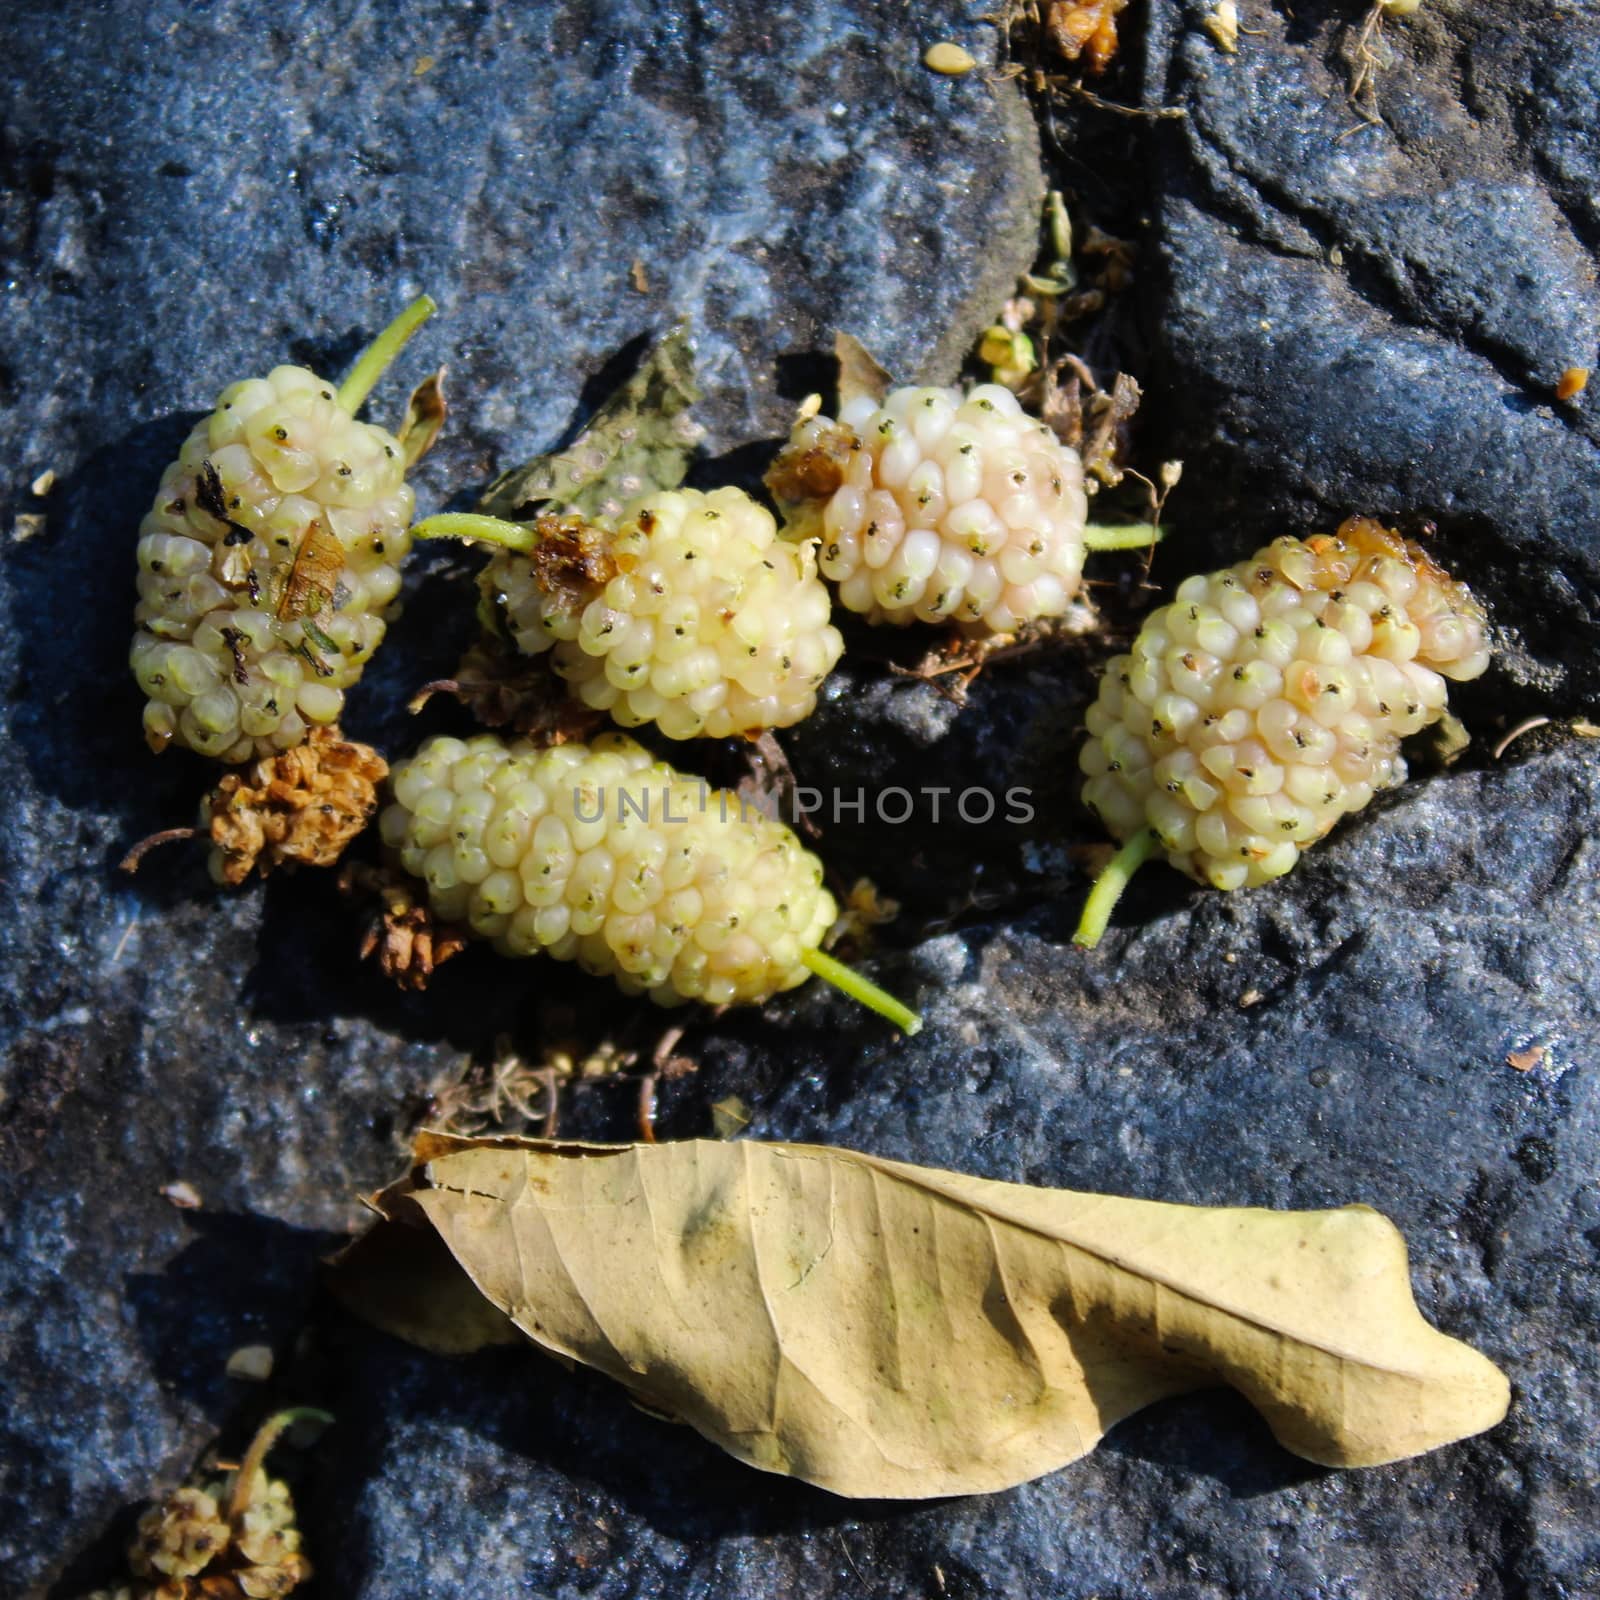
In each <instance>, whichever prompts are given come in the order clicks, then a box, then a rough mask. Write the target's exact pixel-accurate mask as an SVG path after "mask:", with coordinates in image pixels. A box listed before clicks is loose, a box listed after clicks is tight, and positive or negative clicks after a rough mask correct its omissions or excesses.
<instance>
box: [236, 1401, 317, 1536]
mask: <svg viewBox="0 0 1600 1600" xmlns="http://www.w3.org/2000/svg"><path fill="white" fill-rule="evenodd" d="M332 1421H333V1415H332V1413H331V1412H328V1411H321V1410H319V1409H318V1408H317V1407H316V1406H294V1407H293V1408H291V1409H290V1410H288V1411H279V1412H276V1413H275V1414H274V1415H272V1416H270V1417H268V1418H267V1420H266V1421H265V1422H263V1423H262V1424H261V1426H260V1427H259V1428H258V1429H257V1430H256V1436H255V1438H253V1439H252V1440H251V1441H250V1448H249V1449H248V1450H246V1451H245V1453H244V1460H243V1461H241V1462H240V1463H239V1470H238V1471H237V1472H236V1473H234V1475H233V1492H232V1493H231V1494H230V1495H229V1496H228V1513H227V1515H228V1521H229V1522H233V1521H234V1520H235V1519H236V1518H238V1517H241V1516H243V1515H244V1513H245V1512H246V1511H248V1510H249V1509H250V1497H251V1496H252V1495H253V1494H254V1493H255V1482H256V1469H257V1468H258V1467H260V1465H261V1463H262V1462H263V1461H265V1460H266V1459H267V1452H268V1451H269V1450H270V1449H271V1448H272V1447H273V1445H275V1444H276V1443H277V1442H278V1439H279V1437H280V1436H281V1435H282V1433H283V1431H284V1429H285V1428H292V1427H293V1426H294V1425H295V1423H297V1422H320V1423H322V1424H323V1425H324V1426H327V1424H329V1423H330V1422H332Z"/></svg>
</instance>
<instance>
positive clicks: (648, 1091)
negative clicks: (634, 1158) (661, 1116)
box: [639, 1072, 658, 1144]
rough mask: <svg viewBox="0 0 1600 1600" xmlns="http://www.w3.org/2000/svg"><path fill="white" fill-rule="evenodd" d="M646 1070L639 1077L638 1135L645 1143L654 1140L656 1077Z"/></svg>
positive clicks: (651, 1142)
mask: <svg viewBox="0 0 1600 1600" xmlns="http://www.w3.org/2000/svg"><path fill="white" fill-rule="evenodd" d="M657 1076H658V1074H656V1073H655V1072H647V1073H645V1074H644V1075H643V1076H642V1077H641V1078H640V1079H639V1137H640V1138H641V1139H642V1140H644V1142H645V1143H646V1144H654V1143H655V1142H656V1078H657Z"/></svg>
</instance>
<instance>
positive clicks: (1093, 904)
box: [1072, 828, 1160, 950]
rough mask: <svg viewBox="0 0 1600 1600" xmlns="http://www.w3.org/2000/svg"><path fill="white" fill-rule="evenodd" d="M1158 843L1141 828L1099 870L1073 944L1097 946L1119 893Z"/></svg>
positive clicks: (1120, 894) (1088, 947) (1085, 903)
mask: <svg viewBox="0 0 1600 1600" xmlns="http://www.w3.org/2000/svg"><path fill="white" fill-rule="evenodd" d="M1159 844H1160V840H1158V839H1157V838H1156V836H1155V834H1154V832H1153V831H1152V830H1151V829H1149V828H1145V829H1142V830H1141V831H1140V832H1138V833H1136V834H1134V836H1133V837H1132V838H1131V839H1130V840H1129V841H1128V842H1127V843H1126V844H1125V845H1123V847H1122V848H1121V849H1120V850H1119V851H1117V853H1116V854H1115V855H1114V856H1112V858H1111V859H1110V860H1109V861H1108V862H1107V863H1106V864H1105V866H1104V867H1103V868H1101V871H1100V876H1099V877H1098V878H1096V879H1095V880H1094V887H1093V888H1092V889H1091V890H1090V891H1089V898H1088V899H1087V900H1086V901H1085V902H1084V906H1083V916H1082V917H1081V918H1080V919H1079V922H1078V931H1077V932H1076V933H1075V934H1073V936H1072V942H1073V943H1074V944H1076V945H1082V946H1083V948H1084V949H1085V950H1093V949H1094V947H1095V946H1096V945H1097V944H1099V943H1100V937H1101V935H1102V934H1103V933H1104V932H1105V931H1106V925H1107V923H1109V922H1110V921H1111V913H1112V911H1113V909H1114V908H1115V907H1116V903H1117V901H1119V900H1120V899H1121V898H1122V891H1123V890H1124V889H1126V888H1127V887H1128V880H1129V879H1130V878H1131V877H1132V876H1133V875H1134V873H1136V872H1137V871H1138V870H1139V868H1140V867H1142V866H1143V865H1144V864H1145V862H1147V861H1148V860H1149V859H1150V857H1151V856H1152V855H1154V854H1155V852H1156V849H1157V847H1158V845H1159Z"/></svg>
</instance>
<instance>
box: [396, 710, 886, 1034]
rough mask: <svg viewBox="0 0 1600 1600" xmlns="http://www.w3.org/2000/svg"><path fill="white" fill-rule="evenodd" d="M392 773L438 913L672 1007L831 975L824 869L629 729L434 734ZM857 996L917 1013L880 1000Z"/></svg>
mask: <svg viewBox="0 0 1600 1600" xmlns="http://www.w3.org/2000/svg"><path fill="white" fill-rule="evenodd" d="M392 782H393V792H394V803H393V804H392V805H391V806H389V807H388V808H387V809H386V810H385V811H384V813H383V815H382V819H381V823H380V827H381V830H382V834H383V839H384V843H385V844H386V845H387V846H388V847H389V849H390V850H391V851H392V852H393V853H394V854H395V856H396V857H397V858H398V861H399V864H400V866H402V867H403V868H404V869H405V870H406V871H407V872H409V873H411V874H412V875H413V876H415V877H418V878H421V879H423V880H425V882H426V883H427V888H428V901H429V906H430V908H431V910H432V912H433V914H434V915H435V916H436V917H437V918H439V919H440V920H442V921H445V922H452V923H464V924H465V925H466V926H468V927H469V928H470V929H471V930H472V932H473V933H475V934H476V935H478V936H479V937H480V938H484V939H490V940H493V941H494V943H495V945H496V947H497V948H498V949H499V950H500V951H501V952H502V953H504V954H506V955H513V956H531V955H538V954H540V953H543V954H547V955H550V956H554V957H555V958H556V959H557V960H559V961H576V962H578V964H579V965H580V966H582V967H583V968H584V969H585V970H586V971H588V972H592V973H597V974H602V975H607V974H609V975H610V976H612V977H614V978H615V979H616V981H617V983H618V984H619V985H620V986H621V987H622V988H623V989H624V990H625V991H627V992H628V993H630V994H638V993H647V994H649V995H650V997H651V998H652V999H653V1000H655V1001H657V1002H658V1003H660V1004H663V1005H675V1004H677V1003H679V1002H681V1001H685V1000H701V1001H704V1002H706V1003H707V1004H710V1005H726V1004H737V1003H747V1002H754V1001H761V1000H765V999H767V998H768V997H769V996H771V995H774V994H777V993H779V992H781V991H782V990H785V989H792V988H794V987H795V986H796V985H797V984H800V983H804V982H805V980H806V978H807V977H808V976H810V974H811V973H812V972H813V971H823V972H824V975H825V976H829V977H830V978H834V974H833V972H832V971H830V970H828V969H831V968H834V967H837V963H834V962H832V960H831V958H829V957H826V956H824V955H822V953H821V952H820V950H819V949H818V946H819V945H820V943H821V941H822V937H823V935H824V934H825V933H826V932H827V931H828V929H829V927H830V926H831V925H832V923H833V921H834V918H835V916H836V915H837V908H836V906H835V904H834V900H833V896H832V895H831V894H829V893H828V891H827V889H826V888H824V887H823V873H822V863H821V862H820V861H819V860H818V859H817V858H816V857H815V856H814V855H812V854H811V853H810V852H809V851H807V850H806V849H804V848H803V847H802V846H801V844H800V841H799V840H798V839H797V838H796V837H795V835H794V834H793V833H792V832H791V831H790V830H789V829H788V828H787V827H785V826H784V825H783V824H782V823H780V822H777V821H774V820H772V819H771V818H768V817H766V816H763V815H762V814H761V813H760V812H758V811H755V810H753V809H750V808H746V807H742V805H741V801H740V799H739V797H738V796H737V795H734V794H731V793H729V792H728V791H726V790H715V789H711V788H709V787H708V786H707V785H706V784H705V783H704V782H702V781H701V780H700V779H698V778H691V777H686V776H684V775H683V774H681V773H679V772H676V771H674V770H673V769H672V768H671V767H669V766H668V765H666V764H665V763H664V762H661V761H658V760H656V759H655V758H654V757H653V756H652V755H651V754H650V753H649V752H648V751H647V750H645V749H643V748H642V747H641V746H640V745H638V744H636V743H635V742H634V741H633V740H632V739H630V738H628V737H627V736H626V735H625V734H620V733H611V734H603V735H601V736H600V737H599V738H598V739H596V740H594V742H593V743H591V744H588V745H584V744H578V743H571V744H560V745H555V746H551V747H549V748H545V749H539V748H537V747H535V746H533V745H531V744H529V743H527V742H525V741H519V742H517V743H507V742H506V741H504V740H502V739H500V738H498V737H496V736H494V735H492V734H485V735H481V736H479V737H477V738H474V739H470V740H466V741H462V740H459V739H450V738H436V739H432V740H430V741H429V742H428V743H427V744H426V745H424V746H423V748H422V749H421V750H420V751H419V752H418V753H417V755H415V756H414V757H412V758H411V759H410V760H407V761H402V762H400V763H399V764H398V765H397V766H396V767H395V769H394V772H393V778H392ZM849 977H851V978H854V977H855V975H853V974H850V975H849ZM835 981H837V979H836V978H835ZM856 982H857V983H858V984H860V985H861V987H862V988H863V989H870V986H867V985H865V983H864V980H859V979H856ZM841 986H844V985H841ZM851 992H853V993H856V994H857V997H858V998H862V999H864V1000H866V1003H868V1004H873V1005H875V1006H876V1008H877V1009H880V1010H883V1011H884V1014H886V1015H889V1016H891V1018H892V1019H893V1020H895V1021H897V1022H898V1023H899V1025H900V1026H902V1027H906V1028H907V1029H908V1031H909V1030H910V1029H911V1028H912V1027H913V1025H914V1024H915V1018H914V1017H912V1016H911V1014H910V1013H909V1012H906V1011H905V1009H904V1007H899V1006H896V1005H895V1003H894V1002H892V1001H890V1000H889V999H888V997H887V996H877V1000H874V999H873V998H872V996H874V995H877V991H875V990H872V991H871V994H870V995H869V994H864V993H862V992H861V991H860V990H859V989H855V990H851ZM878 1001H881V1002H882V1004H881V1005H880V1004H878ZM889 1008H892V1009H889Z"/></svg>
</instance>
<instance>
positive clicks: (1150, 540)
mask: <svg viewBox="0 0 1600 1600" xmlns="http://www.w3.org/2000/svg"><path fill="white" fill-rule="evenodd" d="M1166 536H1167V528H1166V527H1165V526H1164V525H1162V524H1159V523H1154V522H1132V523H1129V524H1128V525H1127V526H1125V527H1120V528H1109V527H1107V526H1106V525H1105V524H1104V523H1100V522H1091V523H1089V524H1087V525H1086V526H1085V528H1084V530H1083V542H1084V546H1085V548H1087V549H1089V550H1143V549H1145V548H1146V547H1147V546H1149V545H1153V544H1160V543H1161V541H1162V540H1163V539H1165V538H1166Z"/></svg>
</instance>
